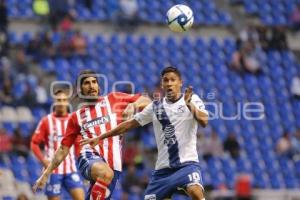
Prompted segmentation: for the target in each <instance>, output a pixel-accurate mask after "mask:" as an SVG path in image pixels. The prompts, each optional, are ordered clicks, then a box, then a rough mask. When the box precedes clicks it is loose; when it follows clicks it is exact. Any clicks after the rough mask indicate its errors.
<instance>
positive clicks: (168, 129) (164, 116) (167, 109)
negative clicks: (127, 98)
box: [134, 94, 208, 170]
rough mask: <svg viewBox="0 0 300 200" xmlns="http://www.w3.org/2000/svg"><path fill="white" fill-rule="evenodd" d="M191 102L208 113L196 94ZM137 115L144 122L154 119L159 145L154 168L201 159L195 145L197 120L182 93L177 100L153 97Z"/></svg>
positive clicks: (137, 118) (142, 123)
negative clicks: (160, 99) (154, 99)
mask: <svg viewBox="0 0 300 200" xmlns="http://www.w3.org/2000/svg"><path fill="white" fill-rule="evenodd" d="M191 102H192V103H193V104H194V105H195V106H196V108H197V109H199V110H200V111H202V112H204V113H207V114H208V112H207V111H206V110H205V106H204V104H203V102H202V100H201V99H200V98H199V96H198V95H196V94H193V96H192V99H191ZM134 119H135V120H137V121H138V122H139V124H140V125H141V126H144V125H146V124H148V123H150V122H153V127H154V133H155V138H156V143H157V148H158V157H157V161H156V166H155V169H156V170H159V169H163V168H173V167H178V166H180V165H182V164H184V163H185V162H191V161H192V162H198V161H199V160H198V154H197V149H196V142H197V136H196V134H197V129H198V122H197V121H196V119H195V118H194V115H193V113H191V112H190V110H189V109H188V107H187V106H186V104H185V101H184V97H183V96H182V97H181V98H180V99H179V100H178V101H177V102H175V103H170V102H168V101H167V100H166V98H163V100H162V101H153V102H152V103H151V104H149V105H148V106H147V107H146V108H145V109H144V110H143V111H142V112H140V113H137V114H136V115H135V116H134Z"/></svg>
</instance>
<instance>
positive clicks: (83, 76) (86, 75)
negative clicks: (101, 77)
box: [76, 69, 98, 86]
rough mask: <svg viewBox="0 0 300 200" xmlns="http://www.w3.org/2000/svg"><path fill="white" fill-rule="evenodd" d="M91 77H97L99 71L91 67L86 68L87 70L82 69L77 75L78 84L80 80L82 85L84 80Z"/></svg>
mask: <svg viewBox="0 0 300 200" xmlns="http://www.w3.org/2000/svg"><path fill="white" fill-rule="evenodd" d="M89 77H94V78H96V79H97V73H96V72H95V71H93V70H90V69H85V70H82V71H80V73H79V75H78V76H77V81H76V84H77V83H78V82H80V86H81V85H82V83H83V81H84V80H85V79H86V78H89ZM97 81H98V79H97Z"/></svg>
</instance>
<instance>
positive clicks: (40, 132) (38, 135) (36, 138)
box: [31, 117, 48, 144]
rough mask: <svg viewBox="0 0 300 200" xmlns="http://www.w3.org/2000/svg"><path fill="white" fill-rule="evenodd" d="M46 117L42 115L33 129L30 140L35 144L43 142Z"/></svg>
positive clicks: (45, 131) (45, 135)
mask: <svg viewBox="0 0 300 200" xmlns="http://www.w3.org/2000/svg"><path fill="white" fill-rule="evenodd" d="M47 130H48V127H47V117H44V118H43V119H42V120H41V121H40V122H39V124H38V126H37V128H36V129H35V131H34V133H33V135H32V138H31V141H32V142H34V143H36V144H41V143H45V141H46V137H47Z"/></svg>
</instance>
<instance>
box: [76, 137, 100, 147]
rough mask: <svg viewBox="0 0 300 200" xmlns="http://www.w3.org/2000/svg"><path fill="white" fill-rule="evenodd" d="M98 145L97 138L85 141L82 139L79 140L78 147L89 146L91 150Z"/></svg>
mask: <svg viewBox="0 0 300 200" xmlns="http://www.w3.org/2000/svg"><path fill="white" fill-rule="evenodd" d="M98 143H99V138H98V137H96V138H87V139H83V140H80V146H83V145H86V144H90V145H91V147H92V148H94V147H95V146H96V145H97V144H98Z"/></svg>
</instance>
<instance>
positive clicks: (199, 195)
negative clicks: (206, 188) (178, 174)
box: [187, 185, 204, 200]
mask: <svg viewBox="0 0 300 200" xmlns="http://www.w3.org/2000/svg"><path fill="white" fill-rule="evenodd" d="M187 192H188V194H189V196H190V197H191V198H192V199H193V200H203V199H204V194H203V189H202V188H201V187H200V186H196V185H195V186H191V187H189V188H187Z"/></svg>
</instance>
